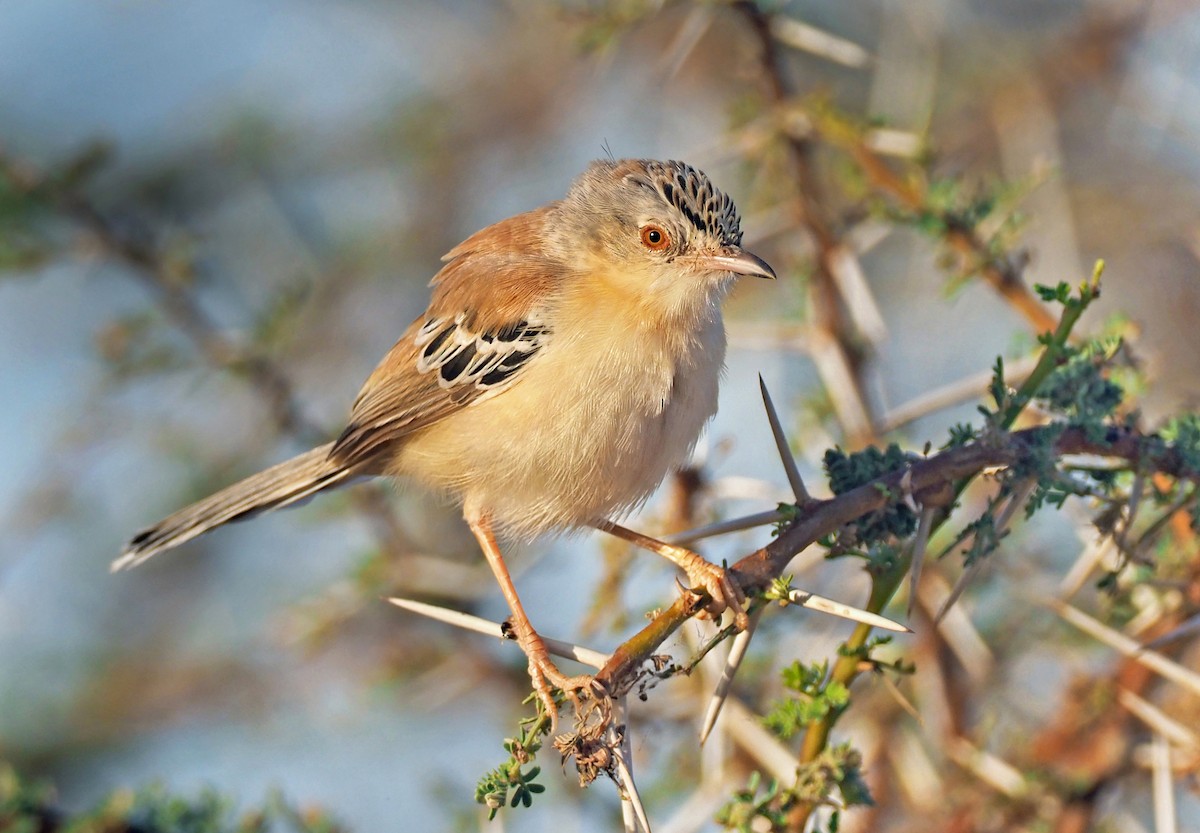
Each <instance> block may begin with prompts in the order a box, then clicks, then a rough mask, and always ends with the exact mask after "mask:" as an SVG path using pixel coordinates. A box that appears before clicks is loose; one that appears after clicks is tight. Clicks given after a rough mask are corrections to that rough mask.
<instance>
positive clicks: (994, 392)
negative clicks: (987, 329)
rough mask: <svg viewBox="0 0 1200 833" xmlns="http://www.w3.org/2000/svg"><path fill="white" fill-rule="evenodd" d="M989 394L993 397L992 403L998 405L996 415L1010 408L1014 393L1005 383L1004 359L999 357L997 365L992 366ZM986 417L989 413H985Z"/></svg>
mask: <svg viewBox="0 0 1200 833" xmlns="http://www.w3.org/2000/svg"><path fill="white" fill-rule="evenodd" d="M988 393H989V394H990V395H991V397H992V401H993V402H995V403H996V413H998V414H1000V413H1003V412H1004V411H1005V409H1007V408H1008V405H1009V400H1010V399H1011V397H1012V391H1010V390H1009V387H1008V383H1007V382H1005V381H1004V357H1003V356H997V357H996V363H995V364H994V365H992V381H991V382H990V383H989V384H988ZM983 413H984V415H985V416H990V414H988V412H987V411H984V412H983Z"/></svg>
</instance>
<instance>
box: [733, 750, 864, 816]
mask: <svg viewBox="0 0 1200 833" xmlns="http://www.w3.org/2000/svg"><path fill="white" fill-rule="evenodd" d="M796 776H797V777H796V785H795V786H794V787H792V788H791V789H786V788H783V787H781V786H780V784H779V783H778V782H777V781H774V780H772V781H770V782H768V783H767V784H766V785H765V786H764V785H763V783H762V776H761V775H759V774H758V773H757V772H753V773H751V775H750V778H749V780H748V781H747V783H746V787H745V789H742V790H738V791H737V792H735V793H734V794H733V797H732V798H731V799H730V800H729V803H727V804H726V805H725V806H724V807H722V808H721V809H720V810H719V811H718V812H717V817H716V820H717V823H718V824H720V825H722V826H723V827H724V828H725V829H726V830H736V831H738V833H751V831H755V833H761V831H770V833H776V832H777V831H784V830H789V829H790V827H789V825H788V815H789V813H790V812H791V811H792V809H793V808H795V807H796V806H797V805H799V804H811V805H816V804H828V803H829V802H830V801H831V799H833V798H835V793H837V794H839V795H840V797H841V801H840V803H841V804H843V805H844V806H846V807H856V806H861V805H871V804H874V801H873V800H872V798H871V792H870V790H869V789H868V788H867V785H866V782H865V781H864V780H863V775H862V754H861V753H860V752H859V751H858V750H856V749H854V748H852V747H851V746H850V745H849V744H847V743H842V744H838V745H837V746H834V747H832V748H830V749H826V750H825V751H823V752H822V753H821V754H820V756H819V757H818V758H817V759H816V760H814V761H810V762H808V763H804V764H801V765H800V766H799V767H798V768H797V770H796ZM840 822H841V815H840V813H839V812H834V813H833V814H832V815H831V817H830V818H829V822H828V824H827V825H826V826H825V827H824V828H823V830H824V833H836V831H837V829H838V827H839V825H840ZM817 829H821V828H817Z"/></svg>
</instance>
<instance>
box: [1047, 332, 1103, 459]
mask: <svg viewBox="0 0 1200 833" xmlns="http://www.w3.org/2000/svg"><path fill="white" fill-rule="evenodd" d="M1118 346H1119V345H1118V344H1105V343H1092V344H1089V345H1088V346H1087V347H1084V348H1080V349H1073V348H1069V347H1068V348H1065V361H1064V362H1063V363H1062V364H1060V365H1059V366H1058V367H1057V368H1056V369H1055V371H1054V372H1053V373H1051V374H1050V376H1049V377H1048V378H1047V379H1046V380H1045V381H1044V382H1043V383H1042V384H1041V385H1040V386H1039V387H1038V390H1037V397H1036V398H1037V399H1038V400H1039V401H1041V402H1042V403H1043V404H1044V405H1045V406H1046V407H1047V408H1048V409H1049V410H1051V411H1053V412H1055V413H1058V414H1061V415H1063V416H1064V417H1066V418H1067V419H1068V420H1069V421H1070V422H1071V424H1072V425H1077V426H1080V427H1082V428H1084V429H1085V430H1087V431H1088V432H1089V433H1091V434H1096V432H1099V434H1098V437H1103V428H1104V422H1105V420H1107V419H1108V418H1109V417H1111V416H1112V415H1113V413H1114V412H1115V411H1116V409H1117V408H1118V407H1119V406H1120V404H1121V400H1122V398H1123V396H1124V392H1123V391H1122V390H1121V387H1120V386H1119V385H1118V384H1117V383H1116V382H1114V381H1112V380H1111V379H1109V378H1108V377H1107V376H1105V375H1104V368H1105V365H1106V364H1107V363H1108V361H1109V360H1110V359H1111V358H1112V354H1113V352H1115V350H1116V348H1117V347H1118Z"/></svg>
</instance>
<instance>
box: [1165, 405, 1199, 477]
mask: <svg viewBox="0 0 1200 833" xmlns="http://www.w3.org/2000/svg"><path fill="white" fill-rule="evenodd" d="M1162 435H1163V439H1165V440H1167V441H1168V442H1170V443H1171V444H1172V445H1173V446H1174V448H1175V452H1176V453H1177V454H1178V455H1179V464H1180V475H1181V476H1182V477H1196V476H1200V414H1185V415H1183V416H1180V417H1176V418H1175V419H1173V420H1171V422H1170V423H1168V425H1167V427H1166V428H1165V429H1163V432H1162Z"/></svg>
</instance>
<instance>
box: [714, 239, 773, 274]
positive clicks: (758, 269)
mask: <svg viewBox="0 0 1200 833" xmlns="http://www.w3.org/2000/svg"><path fill="white" fill-rule="evenodd" d="M700 264H701V265H702V266H703V267H705V268H706V269H711V270H712V271H714V272H732V273H733V274H735V275H749V276H751V277H754V278H767V279H769V280H775V270H774V269H772V268H771V267H770V266H769V265H768V264H767V262H766V261H765V260H763V259H762V258H761V257H759V256H758V255H755V254H751V253H750V252H747V251H746V250H745V249H741V248H739V247H737V246H726V247H724V248H723V249H721V250H719V251H718V252H717V253H716V254H712V255H704V256H703V257H701V258H700Z"/></svg>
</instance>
